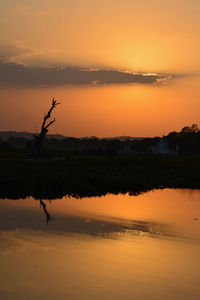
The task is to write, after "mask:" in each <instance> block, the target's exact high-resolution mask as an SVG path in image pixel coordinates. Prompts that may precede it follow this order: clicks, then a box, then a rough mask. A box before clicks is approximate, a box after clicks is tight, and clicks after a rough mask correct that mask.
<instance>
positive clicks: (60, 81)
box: [0, 63, 171, 86]
mask: <svg viewBox="0 0 200 300" xmlns="http://www.w3.org/2000/svg"><path fill="white" fill-rule="evenodd" d="M170 78H171V76H169V75H158V74H133V73H127V72H122V71H116V70H99V69H98V70H94V69H82V68H73V67H62V68H56V67H52V68H44V67H40V68H39V67H37V68H36V67H29V66H24V65H19V64H15V63H0V83H1V84H17V85H21V86H56V85H96V84H133V83H141V84H157V83H160V82H163V81H164V82H165V81H168V80H169V79H170Z"/></svg>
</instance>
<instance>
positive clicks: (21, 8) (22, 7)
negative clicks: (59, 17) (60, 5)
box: [16, 3, 52, 17]
mask: <svg viewBox="0 0 200 300" xmlns="http://www.w3.org/2000/svg"><path fill="white" fill-rule="evenodd" d="M16 10H17V11H18V12H20V13H26V14H27V13H28V14H31V15H35V16H39V17H40V16H41V17H44V16H47V15H50V14H51V13H52V11H51V10H49V9H43V10H37V9H34V8H33V7H32V6H31V5H28V4H24V3H18V4H17V5H16Z"/></svg>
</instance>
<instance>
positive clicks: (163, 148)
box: [151, 139, 179, 155]
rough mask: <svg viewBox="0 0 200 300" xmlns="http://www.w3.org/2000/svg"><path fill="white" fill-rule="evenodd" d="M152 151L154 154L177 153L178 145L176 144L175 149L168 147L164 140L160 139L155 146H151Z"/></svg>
mask: <svg viewBox="0 0 200 300" xmlns="http://www.w3.org/2000/svg"><path fill="white" fill-rule="evenodd" d="M151 151H152V153H154V154H167V155H178V154H179V146H178V145H177V146H176V148H175V149H172V148H168V145H167V142H166V140H163V139H162V140H160V141H159V142H158V143H157V145H156V146H153V147H152V148H151Z"/></svg>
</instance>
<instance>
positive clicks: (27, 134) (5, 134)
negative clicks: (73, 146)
mask: <svg viewBox="0 0 200 300" xmlns="http://www.w3.org/2000/svg"><path fill="white" fill-rule="evenodd" d="M34 134H36V135H37V134H38V133H32V132H17V131H0V138H1V139H2V140H7V139H9V138H10V137H15V138H24V139H32V138H33V135H34ZM47 138H49V139H57V140H64V139H67V138H69V137H68V136H64V135H61V134H47ZM81 139H88V140H90V139H98V140H102V139H106V140H116V139H117V140H120V141H121V142H123V141H126V140H130V141H133V140H142V139H143V137H132V136H117V137H107V138H98V137H96V136H91V137H83V138H81Z"/></svg>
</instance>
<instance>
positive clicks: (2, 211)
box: [0, 190, 200, 300]
mask: <svg viewBox="0 0 200 300" xmlns="http://www.w3.org/2000/svg"><path fill="white" fill-rule="evenodd" d="M44 202H45V203H46V208H47V210H48V212H49V213H51V214H52V216H54V217H55V219H54V220H53V221H52V222H50V223H49V224H48V225H47V224H46V215H45V213H44V211H43V210H42V207H41V208H40V201H39V200H34V199H25V200H1V201H0V264H1V272H0V298H1V299H3V300H13V299H17V300H27V299H29V300H35V299H39V300H46V299H59V300H64V299H70V300H79V299H81V300H88V299H95V300H102V299H105V300H108V299H119V300H122V299H124V297H125V299H127V300H132V299H133V295H134V297H135V298H136V299H141V300H143V299H147V298H148V299H150V300H155V299H163V300H168V299H172V300H187V299H190V297H192V299H195V300H197V299H199V293H200V289H199V284H198V280H199V275H200V273H199V270H200V262H199V233H200V229H199V224H200V223H199V222H194V220H193V218H192V217H193V216H196V217H198V211H199V210H198V209H199V206H200V203H199V191H198V190H194V191H190V190H162V191H161V190H160V191H155V192H148V193H146V194H143V195H139V196H137V197H135V196H134V197H133V196H132V197H130V196H128V195H114V196H113V195H107V196H105V197H101V198H99V197H97V198H95V197H92V198H83V199H81V200H80V199H79V200H77V199H74V198H67V197H66V198H63V199H62V200H52V201H51V202H49V201H45V200H44ZM144 220H145V221H144ZM165 224H166V225H165ZM177 224H178V225H177ZM168 225H169V226H168ZM177 226H178V227H177ZM187 228H188V231H187ZM195 228H196V229H195ZM178 229H179V230H178ZM195 230H196V233H195V240H194V239H193V238H194V236H193V234H192V233H193V232H192V231H195ZM177 232H178V236H182V237H184V236H185V237H187V238H178V237H177V236H175V235H176V233H177ZM179 233H180V235H179ZM183 233H184V234H185V235H184V234H183ZM170 234H172V235H170ZM102 237H104V238H102Z"/></svg>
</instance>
